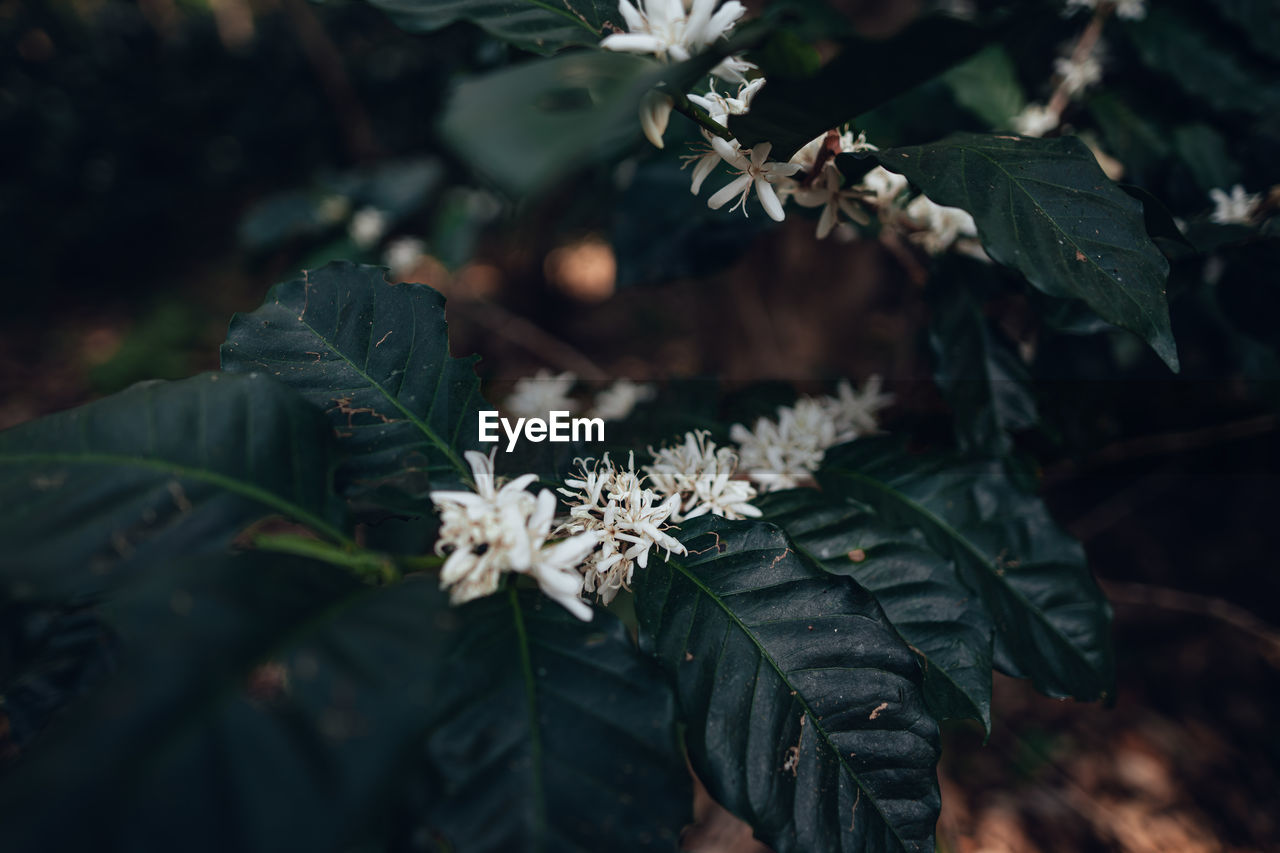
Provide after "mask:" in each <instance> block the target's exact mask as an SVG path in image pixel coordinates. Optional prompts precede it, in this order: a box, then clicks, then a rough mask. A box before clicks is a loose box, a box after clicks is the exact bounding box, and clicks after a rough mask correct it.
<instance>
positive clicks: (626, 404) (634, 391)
mask: <svg viewBox="0 0 1280 853" xmlns="http://www.w3.org/2000/svg"><path fill="white" fill-rule="evenodd" d="M655 393H656V392H655V390H654V387H653V386H652V385H648V384H643V383H640V382H632V381H631V380H630V379H619V380H618V381H617V382H615V383H613V384H612V385H610V386H609V387H608V388H606V389H604V390H603V391H601V392H600V393H599V394H597V395H596V401H595V405H594V406H592V408H591V411H590V413H589V415H590V416H591V417H594V418H604V419H605V420H606V421H620V420H623V419H624V418H626V417H627V416H628V415H630V414H631V411H632V410H633V409H634V408H635V407H636V404H637V403H643V402H645V401H646V400H652V399H653V396H654V394H655Z"/></svg>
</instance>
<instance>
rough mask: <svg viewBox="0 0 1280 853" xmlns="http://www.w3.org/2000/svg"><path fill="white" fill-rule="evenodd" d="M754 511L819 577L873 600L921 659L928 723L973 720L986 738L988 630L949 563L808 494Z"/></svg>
mask: <svg viewBox="0 0 1280 853" xmlns="http://www.w3.org/2000/svg"><path fill="white" fill-rule="evenodd" d="M755 503H756V506H758V507H760V509H761V510H763V511H764V518H765V520H767V521H769V522H772V523H773V524H777V525H778V526H780V527H782V528H783V529H784V530H786V531H787V535H788V536H790V537H791V541H792V542H794V543H795V545H796V547H797V548H799V549H801V550H803V551H805V552H806V553H807V554H808V555H809V556H811V557H812V558H813V559H814V560H816V561H817V562H818V563H819V564H821V566H822V567H823V568H824V569H826V570H827V571H828V572H831V573H832V574H836V575H846V576H848V577H851V578H853V579H854V580H856V581H857V582H858V583H859V584H861V585H862V586H864V587H865V588H866V589H867V590H868V591H869V592H871V594H872V595H874V596H875V597H876V601H878V602H880V606H881V608H883V609H884V613H885V616H887V617H888V619H889V622H890V623H891V624H892V625H893V629H894V630H895V631H897V632H898V635H899V636H900V637H902V640H903V642H905V643H906V644H907V646H908V647H909V648H910V649H911V650H912V651H913V652H915V653H916V654H917V655H918V656H919V657H920V659H921V665H922V667H923V669H924V696H925V700H926V701H927V702H928V703H929V712H930V713H931V714H932V715H933V716H934V717H935V718H937V719H939V720H948V719H973V720H978V721H979V722H981V723H982V725H983V726H984V727H985V728H986V730H987V732H988V733H990V731H991V622H990V620H989V619H988V618H987V614H986V612H985V611H984V610H983V608H982V606H981V603H980V602H979V601H978V600H977V598H976V596H974V594H973V593H972V592H971V591H970V590H969V589H967V588H966V587H965V586H964V584H962V583H960V579H959V578H958V577H957V576H956V569H955V565H954V564H953V563H952V562H951V561H950V560H947V559H944V558H942V557H940V556H939V555H938V553H937V552H936V551H934V550H933V549H932V548H930V547H929V546H928V544H927V543H925V542H924V539H923V537H922V536H921V535H920V534H919V533H918V532H917V531H913V530H910V529H908V528H901V527H896V526H893V525H890V524H888V523H886V522H885V520H884V519H883V518H880V517H879V516H878V515H876V513H875V512H874V511H873V510H872V509H871V508H870V507H867V506H865V505H864V504H859V503H856V502H854V501H847V500H839V499H834V498H832V497H830V496H828V495H825V494H823V493H822V492H819V491H816V490H814V489H788V490H786V491H781V492H770V493H769V494H767V495H762V496H761V497H760V498H758V499H757V500H756V501H755Z"/></svg>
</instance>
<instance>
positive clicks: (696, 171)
mask: <svg viewBox="0 0 1280 853" xmlns="http://www.w3.org/2000/svg"><path fill="white" fill-rule="evenodd" d="M703 135H704V136H705V137H706V138H707V139H708V140H710V139H711V137H710V136H709V135H707V134H705V133H704V134H703ZM726 144H727V145H728V146H729V147H730V148H731V149H732V150H734V151H737V150H738V140H736V139H731V140H727V141H726ZM690 150H691V151H693V152H694V153H692V154H685V155H682V156H681V157H680V159H681V160H683V161H684V165H683V166H681V167H680V168H681V169H685V168H688V166H689V165H690V164H692V165H693V181H692V183H691V184H690V185H689V192H691V193H693V194H694V195H697V194H698V192H699V191H700V190H701V189H702V182H703V181H705V180H706V179H707V176H708V175H710V174H711V173H712V172H714V171H715V168H716V166H719V165H720V164H721V163H722V162H724V161H723V159H722V158H721V157H720V154H719V153H718V152H717V151H716V149H715V148H713V147H712V145H711V143H710V142H708V143H707V144H706V145H703V146H700V147H699V146H694V147H692V148H691V149H690Z"/></svg>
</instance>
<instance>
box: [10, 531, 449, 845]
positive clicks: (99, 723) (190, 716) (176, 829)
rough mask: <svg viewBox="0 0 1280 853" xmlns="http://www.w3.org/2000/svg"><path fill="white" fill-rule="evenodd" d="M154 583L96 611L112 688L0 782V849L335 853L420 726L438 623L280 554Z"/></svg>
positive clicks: (430, 604)
mask: <svg viewBox="0 0 1280 853" xmlns="http://www.w3.org/2000/svg"><path fill="white" fill-rule="evenodd" d="M157 569H159V570H157V571H153V572H151V573H150V574H149V575H148V576H146V577H145V579H143V580H141V581H140V582H139V583H137V584H135V585H132V586H131V587H129V588H127V589H125V590H123V591H121V592H120V593H119V594H118V595H116V596H114V597H113V598H112V599H111V600H110V601H109V602H108V603H106V604H104V605H102V606H100V607H99V608H98V611H99V613H98V615H99V618H100V620H101V622H102V624H103V625H105V626H109V627H110V630H111V633H112V635H113V636H114V637H115V638H116V646H117V651H116V656H117V658H118V661H119V665H118V668H117V669H116V671H114V672H113V673H111V674H110V675H109V676H108V677H107V678H106V679H105V680H104V681H103V683H102V685H101V687H100V688H99V689H97V690H96V691H95V692H93V693H91V694H89V695H87V696H85V697H84V698H83V699H82V700H80V701H77V702H74V703H72V704H71V705H70V706H69V707H67V708H64V709H61V713H60V715H59V717H58V719H56V720H55V721H54V722H53V724H52V725H50V726H49V727H48V728H47V729H46V730H45V731H43V732H42V733H41V734H40V737H39V738H38V739H36V740H35V741H34V742H33V743H32V744H31V745H30V748H29V750H28V751H27V752H26V753H25V754H23V755H22V756H21V758H20V760H19V761H18V762H17V763H16V764H14V766H13V767H12V768H11V769H9V771H8V772H7V773H6V774H5V775H4V776H3V777H0V849H4V850H41V849H43V850H76V849H93V850H104V851H123V850H184V851H190V853H199V852H200V851H209V853H215V851H226V850H243V851H272V853H287V851H298V853H303V851H305V853H317V851H324V850H333V851H337V850H342V849H350V848H351V846H352V845H353V843H354V842H356V841H359V840H361V836H364V835H366V834H367V833H368V832H369V831H370V830H371V826H370V824H372V823H375V822H377V821H378V819H379V818H380V817H381V814H382V810H383V805H384V803H386V802H387V800H388V797H387V793H388V792H389V791H393V790H396V789H397V788H399V787H400V786H401V785H402V784H403V781H404V779H405V778H406V776H408V775H409V774H410V773H411V771H412V769H413V768H412V766H411V765H410V763H409V762H406V761H405V760H404V758H405V755H406V753H408V752H410V751H412V750H414V749H415V748H420V745H421V743H422V741H423V738H424V737H425V735H426V732H427V731H428V730H429V729H430V727H431V725H432V723H433V721H434V720H435V719H436V710H437V709H438V707H439V706H438V705H437V703H436V699H435V697H436V694H437V693H438V691H439V677H438V676H439V668H440V653H441V649H442V648H443V647H444V643H443V640H442V638H443V637H445V636H446V635H448V634H449V633H450V632H451V631H453V630H456V628H457V627H458V625H459V624H460V623H459V621H458V617H457V611H456V610H453V609H450V608H449V607H448V606H447V604H446V602H445V595H444V594H443V593H442V592H440V590H439V589H438V588H437V584H436V583H435V582H434V580H433V579H429V578H426V577H417V578H410V579H408V580H406V581H404V582H403V583H400V584H396V585H394V586H388V587H370V586H367V585H365V584H363V583H360V582H359V581H357V580H356V579H355V578H353V577H351V576H350V575H349V574H348V573H346V572H344V571H341V570H338V569H335V568H334V567H332V566H327V565H325V564H322V563H315V562H311V561H304V560H300V559H297V558H292V557H281V556H279V555H267V554H262V553H250V554H245V555H239V556H232V555H219V556H216V557H211V558H210V557H206V558H202V559H190V558H188V559H184V560H180V561H178V560H175V561H172V562H167V563H164V564H162V565H160V566H158V567H157ZM85 768H92V770H91V772H86V771H85ZM69 803H74V804H75V809H76V815H77V818H76V819H75V820H68V819H67V813H66V808H67V804H69Z"/></svg>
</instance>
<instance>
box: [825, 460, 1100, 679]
mask: <svg viewBox="0 0 1280 853" xmlns="http://www.w3.org/2000/svg"><path fill="white" fill-rule="evenodd" d="M818 482H819V483H821V484H822V487H823V489H825V490H827V491H829V492H831V493H832V494H834V495H838V496H841V497H847V498H852V499H854V500H858V501H863V502H865V503H867V504H869V505H870V506H871V507H873V508H874V509H875V510H876V511H877V512H878V513H880V514H881V515H882V516H884V517H885V518H886V519H887V520H889V521H891V522H895V523H900V524H905V525H908V526H910V527H913V528H915V529H917V530H919V531H920V532H921V533H923V534H924V536H925V538H926V539H927V540H928V542H929V544H930V545H932V546H933V547H934V548H935V549H936V550H937V551H938V553H940V554H941V555H943V556H944V557H947V558H948V559H951V560H954V561H955V564H956V567H957V569H958V570H959V573H960V578H961V580H963V581H964V583H965V584H966V585H967V586H968V587H969V588H970V589H973V590H974V591H976V592H977V593H978V594H979V596H981V598H982V602H983V604H984V605H985V607H986V609H987V612H988V614H989V616H990V618H991V621H992V624H993V625H994V626H995V630H996V647H995V648H996V663H997V666H1002V667H1003V668H1005V669H1006V671H1008V672H1009V674H1010V675H1015V676H1018V677H1020V678H1030V679H1031V681H1032V683H1033V684H1035V686H1036V687H1037V688H1038V689H1039V690H1041V691H1043V692H1044V693H1047V694H1048V695H1050V696H1055V697H1066V696H1073V697H1075V698H1077V699H1081V700H1093V699H1100V698H1108V697H1111V696H1114V695H1115V686H1114V680H1115V664H1114V661H1113V659H1112V652H1111V636H1110V629H1111V608H1110V607H1109V606H1108V605H1107V602H1106V599H1105V598H1104V597H1103V595H1102V592H1101V591H1100V590H1099V589H1098V587H1097V585H1096V584H1095V583H1094V580H1093V577H1092V576H1091V575H1090V573H1089V568H1088V566H1087V565H1086V564H1085V559H1084V549H1083V548H1082V547H1081V545H1080V543H1079V542H1077V541H1076V540H1074V539H1072V538H1071V537H1070V536H1069V535H1067V534H1066V533H1065V532H1064V531H1063V530H1062V529H1061V528H1060V527H1058V525H1057V524H1056V523H1055V522H1054V521H1053V518H1052V517H1051V516H1050V515H1049V512H1048V510H1047V509H1046V508H1045V506H1044V504H1043V503H1042V502H1041V501H1040V500H1039V499H1038V498H1036V497H1035V496H1033V495H1029V494H1026V493H1025V492H1022V491H1021V490H1020V489H1019V488H1018V487H1017V486H1016V485H1014V483H1012V482H1011V481H1010V479H1009V478H1008V476H1007V475H1006V473H1005V471H1004V469H1003V467H1002V465H1001V463H1000V462H999V461H995V460H991V461H975V462H951V461H949V460H948V459H946V458H943V457H929V456H911V455H908V454H906V453H904V452H902V451H901V449H900V442H898V441H897V440H896V439H892V438H885V439H874V438H869V439H860V440H858V441H854V442H851V443H849V444H846V445H842V446H841V447H839V448H835V449H833V450H832V451H831V452H830V453H829V454H828V455H827V459H826V461H825V463H824V466H823V468H822V469H821V470H820V471H819V472H818Z"/></svg>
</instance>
